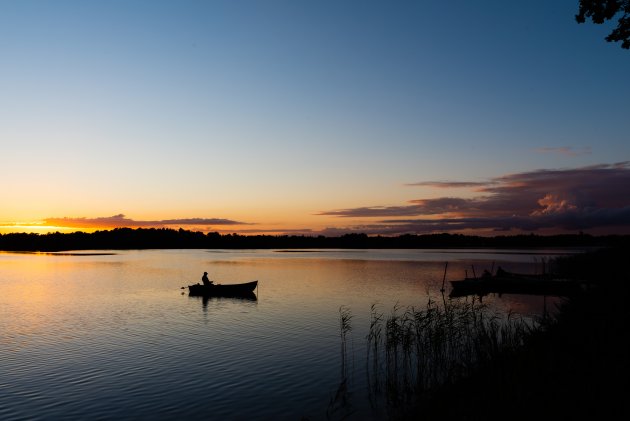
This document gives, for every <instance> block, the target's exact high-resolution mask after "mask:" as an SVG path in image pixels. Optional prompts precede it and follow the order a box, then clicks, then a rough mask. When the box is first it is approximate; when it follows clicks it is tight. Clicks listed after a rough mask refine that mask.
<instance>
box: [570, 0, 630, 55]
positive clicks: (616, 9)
mask: <svg viewBox="0 0 630 421" xmlns="http://www.w3.org/2000/svg"><path fill="white" fill-rule="evenodd" d="M619 13H621V14H622V15H621V17H620V18H619V20H618V22H617V28H615V29H614V30H613V31H612V32H611V33H610V34H609V35H608V36H607V37H606V41H608V42H619V41H621V48H625V49H630V0H580V10H579V12H578V14H577V15H575V20H577V21H578V23H584V22H586V20H587V19H589V18H590V19H591V20H592V21H593V23H597V24H602V23H604V22H605V21H607V20H612V19H613V18H614V17H615V16H616V15H617V14H619Z"/></svg>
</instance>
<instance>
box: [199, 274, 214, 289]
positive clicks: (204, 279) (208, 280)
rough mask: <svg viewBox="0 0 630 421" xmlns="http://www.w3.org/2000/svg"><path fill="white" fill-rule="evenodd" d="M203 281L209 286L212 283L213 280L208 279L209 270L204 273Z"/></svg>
mask: <svg viewBox="0 0 630 421" xmlns="http://www.w3.org/2000/svg"><path fill="white" fill-rule="evenodd" d="M201 282H203V284H204V285H205V286H207V287H208V286H210V285H212V281H211V280H210V279H208V272H204V273H203V276H202V277H201Z"/></svg>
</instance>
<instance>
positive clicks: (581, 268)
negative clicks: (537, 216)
mask: <svg viewBox="0 0 630 421" xmlns="http://www.w3.org/2000/svg"><path fill="white" fill-rule="evenodd" d="M629 258H630V247H628V246H622V247H615V248H606V249H600V250H597V251H595V252H590V253H587V254H581V255H574V256H571V257H563V258H559V259H557V260H556V261H555V262H554V263H555V265H554V267H555V270H556V271H557V272H558V274H559V275H561V276H565V277H574V278H579V279H581V280H587V281H589V285H590V287H589V288H588V289H586V290H585V291H584V292H583V293H581V294H579V295H576V296H573V297H569V298H567V299H566V301H564V302H563V304H562V305H561V306H560V308H559V309H558V311H557V312H556V313H554V314H553V315H551V316H547V317H542V318H540V319H538V320H534V321H525V320H522V319H519V318H510V316H509V315H508V317H507V318H505V317H503V319H501V318H500V316H498V315H493V314H489V313H488V312H487V309H486V308H485V307H484V306H483V305H481V303H479V302H478V301H475V300H474V299H471V300H470V301H465V302H462V301H455V302H453V301H450V300H448V301H447V300H444V301H443V302H439V301H438V302H433V303H429V305H428V306H427V308H425V309H421V310H417V309H413V308H410V309H406V310H404V309H402V310H401V309H393V310H392V311H391V314H390V315H386V316H385V317H384V316H383V314H382V313H380V312H379V311H375V309H374V308H373V311H372V321H371V326H370V334H369V335H368V338H367V341H368V347H369V349H370V351H369V355H368V358H367V361H368V366H367V368H368V373H369V374H370V391H371V392H372V391H373V392H374V393H382V394H384V396H385V399H386V401H387V402H388V406H389V410H388V414H389V415H390V418H391V419H401V420H407V419H409V420H495V419H496V420H498V419H502V420H503V419H509V420H572V419H593V420H600V419H626V417H627V416H628V415H629V413H630V410H629V406H628V405H629V404H628V402H626V399H625V398H626V394H627V385H628V378H629V377H628V374H629V372H628V359H629V358H628V356H629V352H628V351H629V350H628V345H627V344H628V343H630V342H629V339H630V338H629V336H630V333H629V331H628V327H627V321H628V311H629V310H628V301H627V300H628V289H629V288H628V282H630V266H629V265H628V261H629ZM341 319H342V340H343V338H344V336H345V332H344V323H343V321H344V319H345V320H346V321H347V320H348V314H347V313H346V312H341ZM346 325H347V323H346ZM345 329H346V330H347V329H348V327H347V326H346V327H345ZM342 349H343V348H342ZM379 359H380V360H379ZM377 360H378V361H377ZM379 367H380V368H379ZM379 378H380V380H379Z"/></svg>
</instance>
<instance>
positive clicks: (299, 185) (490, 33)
mask: <svg viewBox="0 0 630 421" xmlns="http://www.w3.org/2000/svg"><path fill="white" fill-rule="evenodd" d="M577 11H578V0H556V1H548V0H532V1H521V2H512V1H504V0H494V1H465V0H462V1H423V0H417V1H368V0H351V1H339V0H337V1H296V0H284V1H274V0H268V1H245V0H243V1H234V0H226V1H213V0H208V1H186V0H178V1H175V0H173V1H149V0H147V1H140V0H136V1H134V0H124V1H122V0H120V1H117V0H113V1H86V0H81V1H65V0H57V1H44V0H41V1H32V0H14V1H10V0H0V57H1V58H0V64H1V65H0V151H1V155H0V156H1V161H0V179H1V180H2V195H1V199H0V200H1V201H0V233H7V232H41V233H43V232H49V231H61V232H73V231H94V230H97V229H111V228H114V227H123V226H124V227H169V228H180V227H182V228H185V229H191V230H195V231H203V232H214V231H218V232H221V233H228V232H229V233H241V234H260V233H269V234H277V233H289V234H293V233H295V234H309V235H319V234H324V235H339V234H343V233H346V232H365V233H368V234H382V235H397V234H403V233H418V234H423V233H430V232H463V233H480V234H484V235H493V234H506V233H522V232H526V233H529V232H535V233H540V234H547V233H558V232H572V233H574V232H579V231H584V232H587V233H593V234H602V233H628V234H630V100H629V98H630V78H629V75H630V51H629V50H624V49H622V48H621V47H620V45H619V44H615V43H608V42H606V41H605V40H604V37H605V36H606V35H607V34H608V32H610V29H611V27H612V25H595V24H593V23H588V22H587V23H585V24H577V23H576V21H575V18H574V16H575V14H576V13H577Z"/></svg>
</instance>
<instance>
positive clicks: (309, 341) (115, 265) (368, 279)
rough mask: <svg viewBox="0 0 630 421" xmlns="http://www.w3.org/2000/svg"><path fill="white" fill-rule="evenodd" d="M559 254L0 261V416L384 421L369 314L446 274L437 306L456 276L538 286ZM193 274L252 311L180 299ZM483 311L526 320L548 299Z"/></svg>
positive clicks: (35, 257)
mask: <svg viewBox="0 0 630 421" xmlns="http://www.w3.org/2000/svg"><path fill="white" fill-rule="evenodd" d="M569 252H573V251H572V250H535V251H531V250H501V251H499V250H309V251H293V250H291V251H289V250H237V251H235V250H131V251H127V250H125V251H118V250H113V251H94V252H86V251H80V252H75V253H48V254H32V253H1V252H0V391H1V393H0V419H3V420H12V419H29V420H36V419H46V420H49V419H62V418H63V419H151V420H160V419H164V420H170V419H190V420H196V419H231V420H241V419H242V420H245V419H263V420H264V419H269V420H272V419H273V420H278V419H286V420H300V419H302V418H307V419H309V420H325V419H333V418H335V417H338V418H342V417H343V418H344V419H357V420H359V419H361V420H364V419H375V420H376V419H386V418H387V408H385V407H384V405H382V404H379V403H378V400H377V402H376V404H375V402H374V399H372V400H370V399H368V397H369V396H368V389H369V387H368V385H367V383H368V381H367V379H366V368H365V366H366V334H367V332H368V329H369V317H370V307H371V305H372V304H377V306H378V307H379V308H381V309H382V311H383V313H384V314H388V313H390V312H391V311H392V310H393V308H394V306H396V305H398V306H400V307H401V308H403V309H404V308H405V307H407V306H414V307H418V308H422V307H424V306H425V305H426V303H427V302H428V301H429V300H432V301H438V302H441V301H442V300H443V299H446V300H448V297H446V298H444V297H443V296H442V294H441V293H440V288H441V286H442V282H443V277H444V268H445V263H446V262H448V269H447V273H446V280H447V285H446V286H447V288H446V291H447V294H448V291H449V290H450V287H449V286H448V280H455V279H458V278H463V277H464V275H465V273H466V272H467V273H468V274H469V275H472V271H473V270H474V271H475V273H476V274H477V275H479V274H480V273H481V271H482V270H483V269H488V270H490V269H491V268H493V267H496V266H498V265H501V267H503V268H504V269H506V270H512V271H518V272H527V273H536V272H540V271H541V270H542V269H541V268H542V265H543V262H544V261H545V260H546V259H548V258H549V257H553V256H555V255H560V254H565V253H569ZM473 268H474V269H473ZM204 271H207V272H208V273H209V277H210V279H211V280H213V281H214V282H215V283H224V284H229V283H240V282H246V281H250V280H258V281H259V285H258V289H257V291H256V294H257V300H244V299H238V298H231V299H230V298H211V299H205V300H204V299H202V298H201V297H189V296H188V294H187V291H185V290H182V289H181V287H183V286H186V285H189V284H192V283H197V282H200V278H201V275H202V274H203V272H204ZM466 299H471V298H458V300H466ZM483 301H484V303H486V304H487V305H489V306H491V307H493V308H495V309H496V310H497V311H502V312H507V311H512V312H515V313H516V314H520V315H524V316H526V317H529V316H536V315H540V314H542V312H543V311H546V310H549V309H551V308H554V304H555V303H556V302H557V301H558V299H552V298H549V297H546V298H545V297H530V296H518V295H512V296H509V295H504V296H501V297H497V296H486V297H484V299H483ZM341 306H344V308H347V309H349V310H350V311H351V314H352V319H351V326H352V331H351V332H350V333H349V335H348V338H347V350H348V353H349V354H348V358H347V365H346V371H347V379H348V380H347V390H348V393H347V395H346V397H347V399H348V402H346V406H345V408H344V411H343V413H342V414H341V415H338V414H337V415H334V414H333V415H331V414H330V412H327V410H328V409H329V408H328V406H329V403H330V402H331V399H332V398H333V396H334V395H335V393H336V391H337V389H338V387H339V384H340V381H341V378H342V366H341V364H342V361H341V352H340V349H341V341H340V327H339V324H340V312H339V309H340V307H341ZM372 398H373V397H372Z"/></svg>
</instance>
